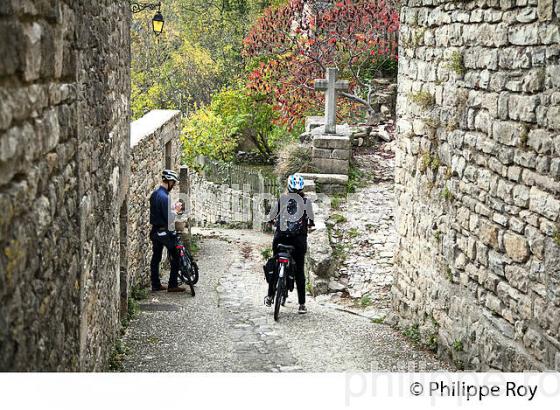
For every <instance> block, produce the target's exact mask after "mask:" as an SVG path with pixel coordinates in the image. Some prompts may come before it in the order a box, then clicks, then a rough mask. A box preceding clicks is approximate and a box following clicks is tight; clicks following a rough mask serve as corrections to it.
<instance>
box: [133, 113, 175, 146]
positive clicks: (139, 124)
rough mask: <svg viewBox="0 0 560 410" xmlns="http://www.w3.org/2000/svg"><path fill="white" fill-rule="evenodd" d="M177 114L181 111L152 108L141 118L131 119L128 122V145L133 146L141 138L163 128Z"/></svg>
mask: <svg viewBox="0 0 560 410" xmlns="http://www.w3.org/2000/svg"><path fill="white" fill-rule="evenodd" d="M177 116H181V111H179V110H152V111H150V112H149V113H147V114H146V115H144V116H143V117H142V118H140V119H138V120H136V121H133V122H132V123H131V124H130V147H131V148H133V147H134V146H135V145H137V144H138V143H139V142H140V141H141V140H142V139H144V138H146V137H147V136H149V135H152V134H153V133H154V132H156V131H157V130H159V129H161V128H163V126H165V124H167V123H168V122H169V121H171V120H172V119H173V118H175V117H177ZM164 142H167V141H164Z"/></svg>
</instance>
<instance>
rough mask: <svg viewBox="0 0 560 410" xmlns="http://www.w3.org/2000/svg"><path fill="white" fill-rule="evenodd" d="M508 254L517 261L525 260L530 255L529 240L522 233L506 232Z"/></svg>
mask: <svg viewBox="0 0 560 410" xmlns="http://www.w3.org/2000/svg"><path fill="white" fill-rule="evenodd" d="M504 246H505V249H506V254H507V256H509V257H510V258H511V259H512V260H513V261H515V262H524V261H525V260H527V258H528V256H529V246H528V245H527V240H526V239H525V238H524V237H522V236H521V235H517V234H514V233H509V232H506V234H505V235H504Z"/></svg>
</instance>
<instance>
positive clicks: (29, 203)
mask: <svg viewBox="0 0 560 410" xmlns="http://www.w3.org/2000/svg"><path fill="white" fill-rule="evenodd" d="M129 7H130V6H129V3H128V2H127V1H124V0H120V1H109V0H105V1H102V0H90V1H73V2H68V1H41V2H38V1H35V2H33V1H28V0H25V1H21V0H3V1H1V2H0V38H1V40H0V56H2V58H1V59H0V209H1V210H2V211H1V212H2V216H1V218H0V306H1V310H0V369H1V370H98V369H101V368H103V366H104V364H105V363H106V361H107V358H108V355H109V352H110V347H111V345H112V342H113V340H114V337H115V336H116V333H117V331H118V323H119V321H118V316H119V264H120V259H121V256H122V254H123V253H121V251H120V246H119V236H120V235H119V231H120V218H119V217H120V213H121V209H122V204H123V203H124V200H125V195H126V186H127V183H128V151H129V146H128V143H129V126H128V124H129V101H128V98H129V94H130V90H129V87H130V85H129V77H130V76H129V67H130V47H129V22H130V11H129Z"/></svg>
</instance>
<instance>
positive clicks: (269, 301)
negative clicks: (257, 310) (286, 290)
mask: <svg viewBox="0 0 560 410" xmlns="http://www.w3.org/2000/svg"><path fill="white" fill-rule="evenodd" d="M264 304H265V305H266V306H267V307H271V306H272V298H271V297H270V296H266V297H265V298H264Z"/></svg>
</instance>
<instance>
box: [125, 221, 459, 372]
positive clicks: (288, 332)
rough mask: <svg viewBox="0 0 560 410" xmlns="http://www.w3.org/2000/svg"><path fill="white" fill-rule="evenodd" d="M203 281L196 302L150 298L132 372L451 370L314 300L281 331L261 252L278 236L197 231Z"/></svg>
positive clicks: (128, 337) (136, 331)
mask: <svg viewBox="0 0 560 410" xmlns="http://www.w3.org/2000/svg"><path fill="white" fill-rule="evenodd" d="M199 232H200V233H202V234H203V236H204V239H203V240H202V242H201V249H200V252H199V253H198V255H197V261H198V264H199V266H200V272H201V279H200V282H199V284H198V285H197V294H196V297H194V298H192V297H191V296H190V294H181V295H178V294H168V293H166V292H157V293H152V294H151V295H150V297H149V298H148V299H147V300H145V301H142V302H141V308H142V311H141V312H140V314H139V315H138V316H137V318H136V319H134V320H133V321H132V322H131V324H130V326H129V328H128V329H127V331H126V334H125V336H124V340H123V341H124V343H125V345H126V346H127V348H128V350H129V353H128V354H127V356H126V359H125V361H124V364H123V367H124V370H125V371H134V372H137V371H191V372H289V371H305V372H311V371H318V372H323V371H369V370H386V371H391V370H393V371H409V370H410V371H415V370H416V371H424V370H425V371H431V370H437V369H451V368H450V367H449V365H448V364H445V363H442V362H440V361H439V360H437V359H436V358H435V356H434V355H433V354H432V353H430V352H427V351H423V350H420V349H418V348H416V347H414V346H413V345H412V344H411V343H409V342H408V341H407V340H406V339H405V338H404V337H403V336H401V335H400V334H399V333H398V332H396V331H395V330H393V329H392V328H390V327H388V326H386V325H383V324H375V323H372V322H371V321H370V320H368V319H366V318H364V317H361V316H357V315H352V314H349V313H346V312H342V311H340V310H337V309H334V308H333V307H332V306H327V305H322V304H320V303H318V302H317V301H316V300H314V299H313V298H311V297H308V302H307V306H308V310H309V313H308V314H307V315H298V314H297V303H296V302H297V301H296V299H297V298H296V294H295V292H294V293H293V294H291V295H290V297H289V299H288V302H287V304H286V307H285V308H283V309H282V310H281V312H280V321H279V322H274V319H273V317H272V309H271V308H266V307H265V306H264V305H263V298H264V296H265V293H266V282H265V281H264V276H263V273H262V260H261V256H260V251H261V249H263V248H265V247H267V246H269V244H270V242H271V237H270V235H267V234H263V233H259V232H255V231H250V230H218V229H213V230H212V229H203V230H199Z"/></svg>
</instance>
